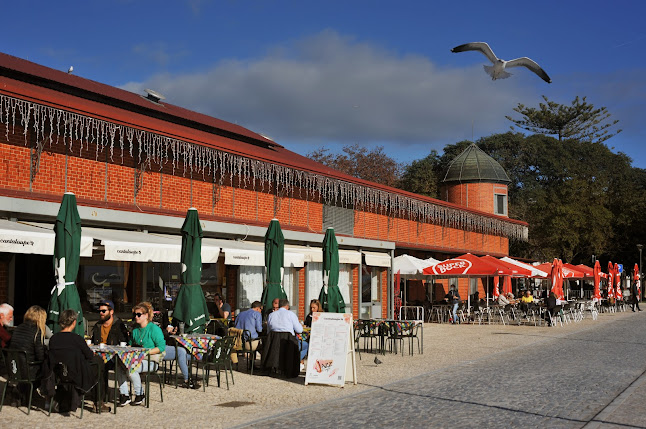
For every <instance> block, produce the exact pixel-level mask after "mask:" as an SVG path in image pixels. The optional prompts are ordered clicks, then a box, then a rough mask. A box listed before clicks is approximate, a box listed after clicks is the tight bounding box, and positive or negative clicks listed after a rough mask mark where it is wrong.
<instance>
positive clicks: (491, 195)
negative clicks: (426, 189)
mask: <svg viewBox="0 0 646 429" xmlns="http://www.w3.org/2000/svg"><path fill="white" fill-rule="evenodd" d="M509 183H511V180H509V176H507V173H506V172H505V170H504V169H503V168H502V166H501V165H500V164H499V163H498V162H497V161H496V160H495V159H493V158H492V157H490V156H489V155H487V154H486V153H484V152H483V151H482V149H480V148H479V147H478V146H476V144H475V143H471V145H469V147H467V148H466V149H465V150H464V151H463V152H462V153H461V154H460V155H458V156H456V157H455V159H454V160H453V161H452V162H451V165H449V168H448V170H447V171H446V175H445V176H444V180H442V188H441V195H442V196H443V197H444V199H445V200H446V201H448V202H451V203H455V204H460V205H463V206H465V207H468V208H471V209H475V210H481V211H484V212H488V213H493V214H496V215H500V216H507V186H508V185H509Z"/></svg>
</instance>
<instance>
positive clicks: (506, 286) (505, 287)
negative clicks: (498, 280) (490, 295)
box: [502, 276, 511, 295]
mask: <svg viewBox="0 0 646 429" xmlns="http://www.w3.org/2000/svg"><path fill="white" fill-rule="evenodd" d="M502 293H504V294H505V295H506V294H508V293H511V277H510V276H505V278H504V280H503V282H502Z"/></svg>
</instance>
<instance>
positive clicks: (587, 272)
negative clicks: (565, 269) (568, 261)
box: [574, 264, 594, 279]
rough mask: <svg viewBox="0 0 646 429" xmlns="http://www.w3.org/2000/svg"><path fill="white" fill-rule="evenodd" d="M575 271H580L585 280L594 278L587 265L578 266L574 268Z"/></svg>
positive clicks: (592, 271)
mask: <svg viewBox="0 0 646 429" xmlns="http://www.w3.org/2000/svg"><path fill="white" fill-rule="evenodd" d="M574 267H575V268H576V269H577V270H579V271H581V272H582V273H583V274H584V275H585V278H587V279H592V278H594V270H593V269H592V268H590V267H588V266H587V265H583V264H579V265H575V266H574Z"/></svg>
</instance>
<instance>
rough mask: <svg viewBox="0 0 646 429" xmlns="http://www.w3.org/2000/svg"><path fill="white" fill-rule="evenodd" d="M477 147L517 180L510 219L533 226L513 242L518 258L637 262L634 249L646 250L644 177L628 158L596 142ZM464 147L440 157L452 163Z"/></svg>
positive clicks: (513, 140)
mask: <svg viewBox="0 0 646 429" xmlns="http://www.w3.org/2000/svg"><path fill="white" fill-rule="evenodd" d="M476 144H477V145H478V146H479V147H480V148H481V149H482V150H483V151H485V152H486V153H487V154H489V155H490V156H492V157H493V158H494V159H496V160H497V161H498V162H500V164H501V165H502V167H503V168H504V169H505V170H506V171H507V174H508V175H509V177H510V179H511V180H512V183H511V184H510V185H509V216H510V217H512V218H516V219H522V220H524V221H526V222H528V223H529V241H528V242H526V243H524V242H514V243H512V249H511V253H512V254H513V255H517V256H524V257H529V258H536V259H540V260H544V261H546V260H550V259H552V258H554V257H560V258H562V259H563V260H565V261H568V262H574V263H588V264H589V263H590V257H591V255H597V257H601V258H604V259H612V260H613V261H619V262H620V263H621V262H623V263H625V264H630V263H634V262H635V255H637V252H636V251H635V244H636V243H637V241H638V240H642V241H643V242H644V244H646V237H644V232H643V231H644V228H642V227H641V226H640V225H643V222H644V220H646V219H645V215H644V213H645V210H646V192H644V191H645V190H646V171H644V170H641V169H635V168H632V167H631V160H630V158H629V157H627V156H626V155H625V154H622V153H619V154H614V153H612V152H611V151H610V149H608V147H607V146H606V145H605V144H603V143H598V142H597V143H595V142H587V141H579V140H574V139H568V140H564V141H558V140H557V139H555V138H553V137H549V136H545V135H540V134H535V135H532V136H527V137H526V136H524V135H523V134H520V133H511V132H510V133H505V134H495V135H492V136H489V137H485V138H482V139H480V140H478V141H477V142H476ZM463 149H464V142H460V143H457V144H456V145H450V146H447V147H446V148H445V155H444V156H443V157H442V158H444V157H445V156H446V158H447V160H446V161H445V162H450V159H452V158H454V157H455V156H456V155H457V154H458V153H459V152H460V151H461V150H463ZM447 154H450V155H447ZM640 234H641V236H640Z"/></svg>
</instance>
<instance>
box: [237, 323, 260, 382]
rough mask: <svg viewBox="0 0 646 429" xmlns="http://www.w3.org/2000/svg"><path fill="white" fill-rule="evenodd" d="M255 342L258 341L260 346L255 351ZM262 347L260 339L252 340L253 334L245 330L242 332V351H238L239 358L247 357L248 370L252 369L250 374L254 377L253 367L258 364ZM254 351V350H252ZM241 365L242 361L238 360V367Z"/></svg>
mask: <svg viewBox="0 0 646 429" xmlns="http://www.w3.org/2000/svg"><path fill="white" fill-rule="evenodd" d="M254 341H258V346H257V347H256V348H255V349H253V347H252V344H253V342H254ZM261 348H262V346H261V345H260V338H255V339H252V338H251V332H249V331H248V330H246V329H245V330H244V331H243V332H242V349H241V350H239V351H238V356H240V355H242V356H244V357H245V360H246V364H247V369H249V368H250V370H249V371H250V374H251V375H253V366H254V363H255V362H256V355H257V353H258V349H261ZM252 349H253V350H252ZM239 364H240V360H239V359H238V365H239Z"/></svg>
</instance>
